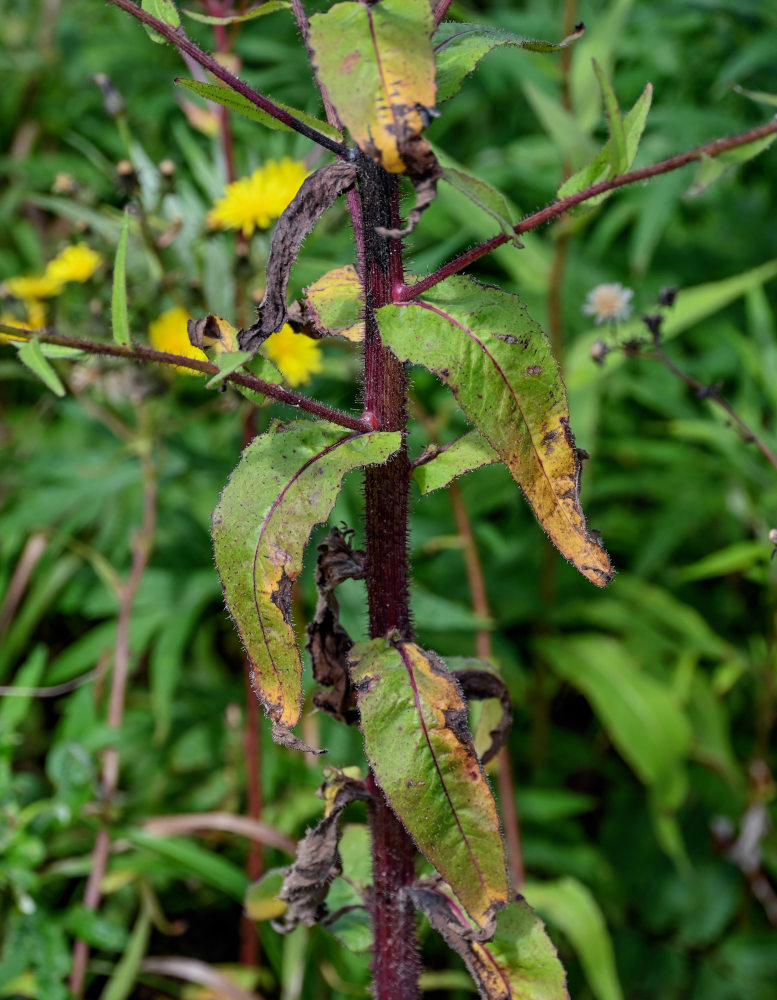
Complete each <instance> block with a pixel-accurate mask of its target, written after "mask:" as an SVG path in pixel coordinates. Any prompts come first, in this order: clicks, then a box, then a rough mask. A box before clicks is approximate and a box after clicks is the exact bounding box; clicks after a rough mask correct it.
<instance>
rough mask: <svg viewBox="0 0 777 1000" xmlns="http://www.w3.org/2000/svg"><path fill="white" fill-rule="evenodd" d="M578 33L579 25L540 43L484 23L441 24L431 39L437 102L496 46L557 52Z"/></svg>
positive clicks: (456, 89) (456, 88)
mask: <svg viewBox="0 0 777 1000" xmlns="http://www.w3.org/2000/svg"><path fill="white" fill-rule="evenodd" d="M582 33H583V32H582V28H581V30H579V31H574V32H572V34H571V35H568V36H567V37H566V38H564V39H562V41H560V42H544V41H542V40H539V39H537V40H532V39H530V38H522V37H521V36H520V35H514V34H513V33H512V32H511V31H503V30H502V29H501V28H492V27H489V26H488V25H486V24H464V23H458V22H449V23H445V24H441V25H440V27H439V28H438V29H437V31H436V32H435V33H434V37H433V39H432V43H433V45H434V55H435V59H436V62H437V103H438V104H442V102H443V101H447V100H448V98H449V97H453V96H454V94H457V93H458V92H459V90H460V89H461V85H462V83H463V82H464V79H465V77H467V76H469V74H470V73H471V72H472V71H473V70H474V69H475V67H476V66H477V64H478V63H479V62H480V60H481V59H482V58H483V56H484V55H487V53H489V52H490V51H491V50H492V49H495V48H497V46H501V45H510V46H513V47H514V48H518V49H528V50H529V51H530V52H558V51H559V50H560V49H564V48H566V47H567V45H571V43H572V42H574V41H576V40H577V39H578V38H580V36H581V35H582Z"/></svg>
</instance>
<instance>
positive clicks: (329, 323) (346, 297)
mask: <svg viewBox="0 0 777 1000" xmlns="http://www.w3.org/2000/svg"><path fill="white" fill-rule="evenodd" d="M305 300H306V307H307V315H308V317H309V319H310V321H311V322H312V323H313V325H314V326H315V328H316V329H317V330H318V332H319V333H322V334H324V335H325V336H326V335H334V336H337V337H345V338H346V340H353V341H361V340H364V297H363V295H362V286H361V281H360V280H359V275H358V274H357V273H356V268H355V267H354V266H353V264H346V265H345V267H336V268H335V269H334V270H333V271H328V272H327V273H326V274H325V275H323V277H321V278H319V279H318V281H314V282H313V284H312V285H311V286H310V287H309V288H306V289H305Z"/></svg>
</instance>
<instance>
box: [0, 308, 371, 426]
mask: <svg viewBox="0 0 777 1000" xmlns="http://www.w3.org/2000/svg"><path fill="white" fill-rule="evenodd" d="M0 333H5V334H9V335H10V336H11V337H13V338H14V339H16V340H27V339H32V338H35V339H36V340H39V341H40V342H41V343H43V344H60V345H62V346H63V347H73V348H76V349H78V350H79V351H86V352H88V353H89V354H101V355H106V356H107V357H111V358H128V359H130V360H133V361H154V362H157V363H158V364H164V365H175V366H178V367H182V368H191V369H192V371H195V372H202V374H203V375H217V374H218V371H219V369H218V366H217V365H214V364H212V363H211V362H210V361H200V360H199V358H185V357H183V356H182V355H179V354H170V353H168V352H167V351H155V350H154V349H153V348H152V347H144V346H143V345H141V344H132V345H131V346H130V347H124V346H123V345H122V344H111V343H107V342H106V341H97V340H88V339H87V338H85V337H65V336H63V335H62V334H59V333H52V332H50V331H49V330H33V331H26V330H20V329H19V327H15V326H9V325H8V324H7V323H0ZM224 381H226V382H233V383H234V384H235V385H242V386H243V387H244V388H245V389H252V390H253V391H254V392H260V393H262V394H263V395H265V396H269V397H270V398H271V399H275V400H277V401H278V402H279V403H286V404H287V405H288V406H294V407H296V408H297V409H298V410H305V412H306V413H312V414H313V416H315V417H321V418H322V419H323V420H328V421H329V422H330V423H332V424H337V425H338V426H339V427H345V428H347V429H348V430H351V431H357V432H359V433H362V434H367V433H369V432H370V431H372V430H374V427H373V425H372V424H371V423H369V422H368V421H366V420H364V419H362V418H361V417H352V416H351V415H350V414H348V413H343V412H342V410H336V409H335V408H334V407H332V406H326V405H325V404H324V403H319V402H318V401H317V400H315V399H308V397H307V396H302V395H300V393H298V392H292V391H291V390H290V389H284V388H283V386H280V385H276V384H275V383H274V382H265V381H264V380H263V379H260V378H257V377H256V376H255V375H248V374H247V373H245V372H231V373H230V374H229V375H227V376H226V378H225V380H224Z"/></svg>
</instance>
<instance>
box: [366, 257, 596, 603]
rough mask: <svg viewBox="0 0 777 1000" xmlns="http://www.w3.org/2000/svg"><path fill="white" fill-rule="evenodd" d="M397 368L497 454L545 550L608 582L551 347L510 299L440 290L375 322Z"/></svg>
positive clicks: (469, 283)
mask: <svg viewBox="0 0 777 1000" xmlns="http://www.w3.org/2000/svg"><path fill="white" fill-rule="evenodd" d="M377 317H378V323H379V325H380V331H381V335H382V337H383V339H384V341H385V343H386V344H388V346H389V347H390V348H391V349H392V351H394V353H395V354H396V355H397V357H398V358H400V360H402V361H412V362H413V363H414V364H420V365H424V367H426V368H428V369H429V370H430V371H433V372H435V373H436V374H437V375H439V377H440V378H441V379H442V381H443V382H444V383H445V384H446V385H448V386H450V387H451V389H452V390H453V393H454V395H455V396H456V399H457V401H458V403H459V406H461V408H462V410H463V411H464V413H465V414H466V416H467V417H468V418H469V419H470V420H471V421H472V422H473V423H474V424H475V425H476V426H477V428H478V430H479V431H480V433H481V434H482V435H483V436H484V437H485V438H486V439H487V440H488V442H489V444H491V445H492V447H493V448H495V449H496V451H497V452H498V454H499V457H500V458H501V460H502V461H503V462H504V463H505V465H507V467H508V468H509V470H510V472H511V473H512V476H513V478H514V479H515V480H516V482H517V483H518V484H519V485H520V487H521V489H522V490H523V492H524V494H525V496H526V499H527V500H528V501H529V503H530V504H531V506H532V508H533V509H534V512H535V514H536V515H537V518H538V519H539V521H540V523H541V524H542V526H543V527H544V528H545V530H546V531H547V533H548V534H549V535H550V538H551V540H552V541H553V543H554V545H556V546H557V548H558V549H559V551H560V552H561V553H562V554H563V555H564V556H566V558H567V559H569V560H570V561H571V562H572V563H574V565H575V566H576V567H577V568H578V569H579V570H580V572H581V573H582V574H583V575H584V576H586V577H587V578H588V579H589V580H591V581H592V582H593V583H595V584H596V585H597V586H600V587H601V586H604V585H605V584H606V583H608V582H609V581H610V579H611V577H612V567H611V565H610V560H609V557H608V555H607V553H606V552H605V551H604V549H603V548H602V545H601V542H600V541H599V540H598V539H597V538H595V537H594V536H593V535H591V534H589V532H588V530H587V529H586V523H585V517H584V515H583V510H582V507H581V506H580V492H579V490H580V456H579V454H578V451H577V448H576V447H575V441H574V437H573V435H572V431H571V430H570V427H569V409H568V406H567V399H566V391H565V389H564V383H563V381H562V379H561V373H560V371H559V367H558V364H557V362H556V359H555V358H554V357H553V354H552V351H551V348H550V344H549V343H548V340H547V338H546V336H545V334H544V333H543V332H542V330H541V329H540V328H539V326H538V325H537V324H536V323H535V322H534V320H532V319H531V318H530V317H529V315H528V314H527V312H526V307H525V305H524V304H523V302H522V301H521V300H520V299H519V298H518V297H517V296H516V295H511V294H509V293H508V292H503V291H501V289H498V288H494V287H493V286H488V285H481V284H479V282H477V281H475V280H474V279H472V278H468V277H463V276H458V277H454V278H449V279H447V280H446V281H443V282H440V284H439V285H436V286H435V287H434V288H431V289H429V291H427V292H425V293H424V294H423V297H422V298H418V299H415V300H413V301H412V302H411V303H408V304H407V305H390V306H384V307H383V308H382V309H379V310H378V312H377Z"/></svg>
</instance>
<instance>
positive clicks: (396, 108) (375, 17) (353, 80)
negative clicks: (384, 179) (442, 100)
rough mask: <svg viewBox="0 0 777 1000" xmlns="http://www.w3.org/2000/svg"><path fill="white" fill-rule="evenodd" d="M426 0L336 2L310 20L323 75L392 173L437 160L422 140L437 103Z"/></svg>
mask: <svg viewBox="0 0 777 1000" xmlns="http://www.w3.org/2000/svg"><path fill="white" fill-rule="evenodd" d="M432 29H433V22H432V10H431V6H430V4H429V2H428V0H382V2H381V3H379V4H375V5H371V4H362V3H337V4H335V5H334V6H333V7H330V8H329V10H328V11H327V12H326V13H324V14H314V15H313V16H312V17H311V18H310V35H309V43H310V48H311V50H312V57H313V65H314V66H315V70H316V75H317V77H318V81H319V83H320V84H321V85H323V86H324V87H325V88H326V90H327V93H328V94H329V97H330V99H331V100H332V103H333V104H334V106H335V108H336V109H337V112H338V114H339V115H340V119H341V120H342V121H343V122H344V124H345V125H346V127H347V128H348V130H349V131H350V133H351V135H352V136H353V138H354V140H355V141H356V143H357V145H358V146H359V148H360V149H361V150H362V151H363V152H365V153H366V154H367V155H368V156H371V157H372V158H373V159H374V160H376V161H377V162H378V163H380V164H381V165H382V166H383V167H384V168H385V169H386V170H388V171H389V172H391V173H405V171H409V172H410V173H411V174H413V175H418V174H420V173H423V172H424V170H425V169H426V164H427V160H428V159H429V158H431V161H432V162H433V161H434V154H433V153H432V152H431V147H430V146H429V143H428V142H427V141H426V140H425V139H422V138H421V133H422V131H423V130H424V127H425V125H426V124H427V122H428V114H429V110H430V109H432V108H434V104H435V83H434V55H433V53H432V41H431V34H432Z"/></svg>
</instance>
